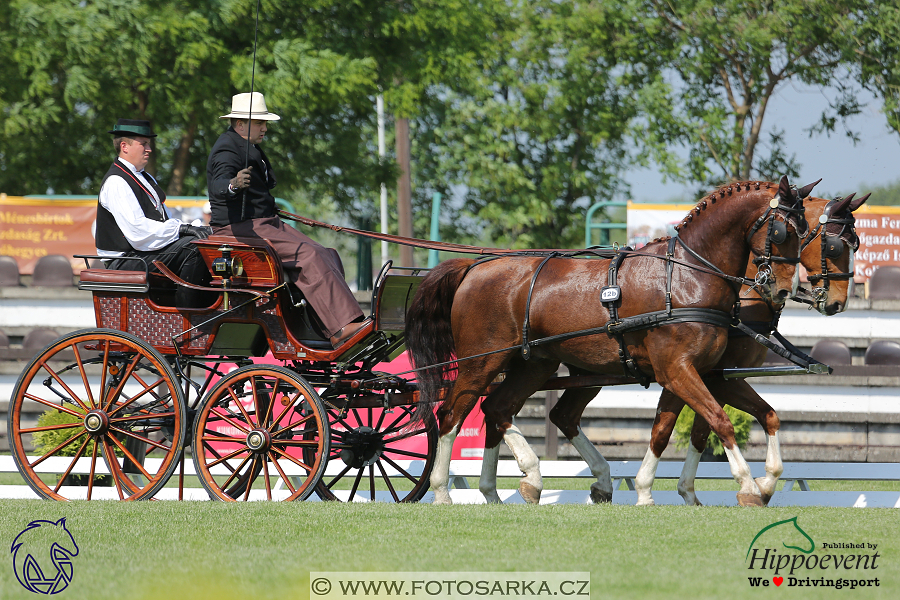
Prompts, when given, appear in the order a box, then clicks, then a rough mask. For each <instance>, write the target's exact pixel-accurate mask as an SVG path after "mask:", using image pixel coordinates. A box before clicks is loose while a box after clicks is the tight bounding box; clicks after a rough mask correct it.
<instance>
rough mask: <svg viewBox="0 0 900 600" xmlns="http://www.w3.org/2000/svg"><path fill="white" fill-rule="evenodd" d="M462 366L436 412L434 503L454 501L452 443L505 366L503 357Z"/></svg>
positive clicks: (469, 362) (432, 482)
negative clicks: (482, 395) (479, 400)
mask: <svg viewBox="0 0 900 600" xmlns="http://www.w3.org/2000/svg"><path fill="white" fill-rule="evenodd" d="M491 359H493V360H491ZM461 366H462V368H461V369H460V372H459V375H458V377H457V379H456V381H455V382H454V383H453V387H452V388H451V390H450V393H449V394H448V396H447V398H446V399H445V400H444V401H443V402H442V403H441V407H440V408H439V409H438V411H437V417H438V426H439V430H438V431H439V437H438V443H437V452H436V453H435V458H434V468H433V469H432V471H431V479H430V481H431V489H432V490H433V491H434V503H435V504H453V501H452V500H451V499H450V489H449V484H450V457H451V456H452V453H453V442H454V441H455V440H456V435H457V434H458V433H459V428H460V427H461V426H462V423H463V421H464V420H465V418H466V416H467V415H468V414H469V413H470V412H471V411H472V409H473V408H474V407H475V403H476V402H478V398H479V397H480V396H481V394H482V393H483V392H484V390H485V389H487V387H488V384H490V382H491V381H493V379H494V378H495V377H496V376H497V374H498V373H499V372H500V370H501V369H502V368H503V360H502V359H499V360H498V359H497V358H495V357H490V358H488V359H485V360H483V361H479V363H478V364H472V361H468V364H465V365H464V366H463V365H461Z"/></svg>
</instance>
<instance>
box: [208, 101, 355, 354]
mask: <svg viewBox="0 0 900 600" xmlns="http://www.w3.org/2000/svg"><path fill="white" fill-rule="evenodd" d="M221 118H222V119H231V127H229V128H228V130H227V131H226V132H225V133H223V134H222V135H220V136H219V139H218V140H216V143H215V145H214V146H213V149H212V152H211V153H210V155H209V161H208V162H207V164H206V178H207V182H206V183H207V186H208V188H209V202H210V207H211V209H212V216H211V218H210V225H212V227H213V232H214V233H215V234H216V235H232V236H235V237H257V238H262V239H264V240H266V241H267V242H268V243H269V244H270V245H271V246H272V247H273V248H274V249H275V251H276V252H277V253H278V256H279V257H280V258H281V261H282V265H283V267H284V274H285V278H286V279H288V281H291V282H292V283H294V284H295V285H296V286H297V287H298V288H299V289H300V291H301V292H302V293H303V295H304V296H305V297H306V299H307V301H309V303H310V304H311V305H312V307H313V309H314V310H315V311H316V314H317V315H318V316H319V319H320V320H321V321H322V325H323V326H324V327H325V330H326V334H327V335H329V336H330V338H331V343H332V346H333V347H334V348H339V347H340V346H342V345H343V344H344V343H345V342H347V341H348V340H349V339H350V338H352V337H353V336H354V335H355V334H356V333H358V332H359V331H360V330H361V329H363V328H365V327H370V323H369V322H367V321H364V320H363V313H362V310H360V308H359V304H358V303H357V302H356V299H355V298H354V297H353V292H351V291H350V288H349V287H347V282H346V281H345V280H344V267H343V264H342V263H341V259H340V257H339V256H338V253H337V252H336V251H335V250H334V249H332V248H325V247H324V246H322V245H321V244H318V243H316V242H314V241H313V240H312V239H310V238H309V237H307V236H306V235H304V234H302V233H300V232H299V231H297V230H296V229H294V228H293V227H289V226H287V225H285V224H284V222H282V220H281V219H280V218H279V217H278V214H277V212H276V207H275V197H274V196H272V194H271V192H270V191H269V190H271V189H272V188H274V187H275V183H276V182H275V173H274V172H273V170H272V164H271V163H270V162H269V159H268V158H267V157H266V154H265V153H264V152H263V150H262V148H260V146H259V144H260V142H262V140H263V138H264V137H265V135H266V131H267V130H268V123H269V122H270V121H278V120H279V119H280V118H281V117H279V116H278V115H276V114H274V113H271V112H269V111H268V108H267V107H266V100H265V98H264V97H263V95H262V94H260V93H259V92H253V93H252V95H251V94H237V95H235V96H234V97H233V98H232V99H231V112H230V113H228V114H227V115H223V116H222V117H221ZM248 148H249V154H248Z"/></svg>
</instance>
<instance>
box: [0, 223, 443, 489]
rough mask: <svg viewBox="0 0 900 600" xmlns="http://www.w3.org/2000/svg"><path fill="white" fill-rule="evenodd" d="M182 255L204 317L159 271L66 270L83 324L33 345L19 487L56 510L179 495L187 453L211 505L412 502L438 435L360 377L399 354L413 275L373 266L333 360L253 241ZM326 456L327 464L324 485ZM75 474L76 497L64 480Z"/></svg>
mask: <svg viewBox="0 0 900 600" xmlns="http://www.w3.org/2000/svg"><path fill="white" fill-rule="evenodd" d="M194 243H195V244H196V245H197V246H198V250H199V251H200V254H201V255H202V256H203V259H204V261H205V262H206V264H207V266H208V267H209V269H210V272H211V273H212V274H213V278H212V283H211V284H210V286H212V288H213V289H214V290H215V292H213V293H211V292H210V291H209V290H207V291H206V296H207V297H208V298H209V304H208V306H205V307H203V308H189V309H185V308H177V307H175V306H174V297H175V290H176V285H189V284H187V283H186V282H183V281H181V280H180V279H179V278H178V277H177V276H176V275H174V274H173V273H171V272H170V271H169V270H168V269H166V268H165V266H163V265H160V264H158V265H157V266H159V267H160V272H158V273H157V272H150V269H149V268H148V265H146V264H145V263H143V261H140V262H136V265H140V266H142V267H143V270H134V271H116V270H106V269H95V268H87V269H85V270H83V271H82V272H81V281H80V284H79V287H80V288H81V289H84V290H90V291H91V292H92V294H93V304H94V312H95V316H96V322H97V328H96V329H85V330H81V331H76V332H74V333H71V334H69V335H66V336H63V337H62V338H60V339H58V340H56V341H55V342H53V343H52V344H50V345H49V346H47V347H46V348H45V349H44V350H42V351H41V352H40V353H39V354H38V355H37V356H36V357H35V358H34V359H32V361H31V362H30V363H29V364H28V366H27V367H26V368H25V370H24V371H23V373H22V375H21V377H20V378H19V380H18V382H17V384H16V387H15V390H14V392H13V396H12V398H11V399H10V407H9V427H8V435H9V443H10V449H11V451H12V454H13V456H14V458H15V461H16V464H17V466H18V468H19V471H20V473H21V474H22V476H23V477H24V478H25V480H26V482H27V483H28V485H29V486H30V487H31V488H32V489H33V490H34V491H35V492H36V493H37V494H38V495H39V496H41V497H43V498H50V499H55V500H68V499H76V498H86V499H92V498H101V497H112V498H118V499H121V500H142V499H149V498H152V497H153V496H154V495H155V494H157V493H158V492H159V491H160V489H161V488H163V487H164V486H165V485H166V484H167V482H168V480H169V478H170V477H171V476H172V475H173V473H175V472H176V471H179V489H182V488H183V482H184V475H185V471H186V468H185V467H186V464H185V463H186V460H189V459H188V457H187V456H186V452H185V451H186V450H187V449H190V453H189V454H190V456H192V458H193V463H194V470H195V472H196V473H197V475H198V476H199V478H200V481H201V482H202V484H203V487H204V488H205V489H206V490H207V492H208V493H209V495H210V497H212V498H217V499H221V500H253V499H269V500H273V499H281V500H302V499H305V498H307V497H309V496H310V495H311V494H313V493H314V492H315V493H317V494H318V495H319V496H320V497H321V498H323V499H329V500H333V499H337V498H338V497H343V498H344V499H354V498H360V497H361V498H366V499H375V492H376V489H379V490H381V491H385V490H386V491H387V492H388V493H389V494H390V497H391V498H392V499H393V500H394V501H406V502H415V501H418V500H419V499H420V498H421V497H422V496H423V495H424V493H425V492H426V491H427V488H428V475H429V473H430V469H431V465H432V463H433V457H434V447H435V444H436V439H437V433H436V428H435V423H434V420H433V419H428V420H426V422H424V423H422V424H417V425H416V426H415V427H414V428H410V427H409V425H410V421H409V415H410V413H411V410H412V405H413V403H414V402H415V399H416V394H415V384H414V383H411V382H410V381H408V380H407V379H404V378H402V377H398V376H394V375H390V374H388V373H382V372H377V371H375V370H374V369H375V368H376V366H377V365H379V364H380V363H384V362H386V361H390V360H392V359H393V358H395V357H396V356H398V355H399V354H400V353H401V352H403V350H404V319H405V311H406V308H407V306H408V305H409V302H410V300H411V299H412V297H413V294H414V293H415V291H416V289H417V287H418V285H419V283H420V282H421V280H422V278H423V274H422V273H421V272H420V270H417V269H403V268H392V265H391V264H390V263H388V264H387V265H385V267H384V268H383V269H382V271H381V273H380V274H379V276H378V278H377V281H376V285H375V286H374V288H375V290H374V292H373V297H372V309H373V310H372V312H373V314H372V319H371V323H370V325H369V326H367V327H365V328H363V329H361V330H360V332H358V333H357V334H356V335H355V336H354V337H353V338H352V339H351V340H350V341H349V342H348V343H346V344H344V345H342V346H341V347H340V348H339V349H337V350H335V349H333V348H332V346H331V344H330V342H329V341H328V339H327V336H326V335H323V333H322V332H321V329H320V328H319V327H317V324H316V323H317V321H316V318H315V316H314V314H311V311H310V308H309V306H308V305H307V303H306V301H305V299H304V298H303V297H302V295H301V294H300V293H299V290H297V288H295V287H293V286H292V285H290V284H287V283H286V282H285V281H284V279H283V277H282V271H281V266H280V261H279V260H278V257H277V255H276V254H275V252H274V251H273V250H272V248H271V247H270V246H268V244H266V243H265V242H263V241H261V240H252V239H241V238H234V237H223V236H212V237H210V238H208V239H206V240H198V241H195V242H194ZM78 258H83V259H85V262H86V265H87V264H88V262H87V261H88V260H89V259H91V258H96V257H89V256H79V257H78ZM266 355H270V356H271V358H273V359H275V360H274V361H272V360H271V359H270V361H269V362H276V361H277V362H278V363H280V364H266V362H265V359H264V358H263V357H265V356H266ZM254 359H256V360H257V362H254ZM260 360H262V361H263V362H260ZM38 415H40V417H39V418H36V417H38ZM113 456H115V457H116V460H112V459H111V458H112V457H113ZM329 461H337V462H338V463H340V464H339V465H338V466H339V468H337V469H335V468H334V466H333V467H332V471H331V474H329V475H327V476H326V472H325V470H326V466H327V464H328V462H329ZM187 471H190V468H189V465H188V469H187ZM57 473H62V476H59V477H57V475H56V474H57ZM78 473H84V474H87V477H85V476H84V475H76V474H78ZM101 474H102V476H101ZM79 477H82V478H84V479H86V485H71V484H72V483H75V482H76V480H77V479H78V478H79ZM101 486H104V487H105V489H101ZM347 488H349V491H348V490H347ZM179 497H181V494H179Z"/></svg>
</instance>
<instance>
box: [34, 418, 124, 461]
mask: <svg viewBox="0 0 900 600" xmlns="http://www.w3.org/2000/svg"><path fill="white" fill-rule="evenodd" d="M75 410H78V409H75ZM81 422H82V418H81V417H76V416H74V415H70V414H69V413H67V412H63V411H61V410H56V409H53V408H51V409H49V410H47V411H45V412H43V413H42V414H41V416H39V417H38V420H37V425H38V427H48V426H50V425H62V424H64V423H81ZM77 431H78V428H77V427H73V428H72V429H51V430H49V431H38V432H35V434H34V437H33V438H32V439H33V442H34V447H35V450H36V451H37V452H38V453H40V454H46V453H47V452H50V451H51V450H53V449H54V448H56V447H57V446H58V445H60V444H61V443H63V442H64V441H66V440H67V439H69V438H70V437H72V436H73V435H75V432H77ZM83 442H84V437H80V438H77V439H76V440H74V441H73V442H71V443H70V444H66V445H65V446H64V447H62V448H60V449H59V450H57V451H56V456H75V453H76V452H78V449H79V448H80V447H81V444H82V443H83ZM95 444H96V442H95V441H94V440H91V441H89V442H88V444H87V448H85V450H84V452H82V453H81V455H82V456H88V457H89V456H91V455H92V453H93V451H94V445H95ZM115 453H116V456H124V455H123V453H122V451H121V450H119V449H118V448H116V449H115ZM101 454H102V448H98V449H97V455H98V456H100V455H101Z"/></svg>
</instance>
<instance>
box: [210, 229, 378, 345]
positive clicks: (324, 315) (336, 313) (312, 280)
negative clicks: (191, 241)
mask: <svg viewBox="0 0 900 600" xmlns="http://www.w3.org/2000/svg"><path fill="white" fill-rule="evenodd" d="M213 234H215V235H233V236H235V237H256V238H262V239H264V240H266V241H267V242H268V243H269V245H270V246H272V247H273V248H274V249H275V252H276V253H278V257H279V258H281V264H282V266H283V267H284V278H285V279H287V280H288V281H290V282H292V283H293V284H294V285H296V286H297V287H298V288H299V289H300V291H301V292H303V295H304V296H305V297H306V300H307V301H308V302H309V303H310V305H312V307H313V310H315V311H316V314H317V315H319V319H321V320H322V324H323V325H324V326H325V329H326V330H327V333H328V334H329V335H334V334H335V333H336V332H337V331H339V330H340V329H341V328H342V327H344V326H345V325H347V324H348V323H351V322H353V321H355V320H357V319H360V318H362V316H363V313H362V310H361V309H360V308H359V303H358V302H357V301H356V298H354V297H353V292H351V291H350V288H349V287H347V282H346V281H345V280H344V265H343V264H342V263H341V257H340V256H339V255H338V253H337V251H335V250H334V248H326V247H325V246H322V245H321V244H319V243H317V242H314V241H313V240H312V239H310V238H308V237H307V236H305V235H303V234H302V233H300V232H299V231H297V230H296V229H294V228H293V227H289V226H287V225H285V224H284V222H283V221H282V220H281V219H279V218H278V217H265V218H261V219H250V220H248V221H243V222H241V223H232V224H231V225H225V226H224V227H217V228H216V229H215V231H213Z"/></svg>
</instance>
